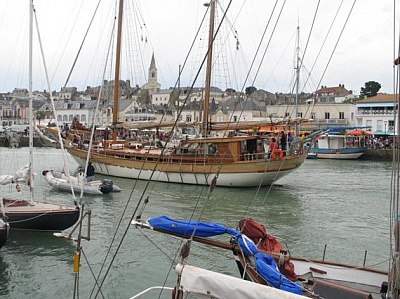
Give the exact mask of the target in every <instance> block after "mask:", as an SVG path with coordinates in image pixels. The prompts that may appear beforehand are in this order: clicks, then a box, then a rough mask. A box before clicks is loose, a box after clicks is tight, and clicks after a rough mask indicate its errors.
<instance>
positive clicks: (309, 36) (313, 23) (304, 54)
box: [292, 0, 321, 117]
mask: <svg viewBox="0 0 400 299" xmlns="http://www.w3.org/2000/svg"><path fill="white" fill-rule="evenodd" d="M320 2H321V0H318V4H317V7H316V9H315V13H314V17H313V20H312V23H311V27H310V31H309V33H308V38H307V42H306V46H305V47H304V52H303V55H302V57H301V60H300V65H299V66H298V67H299V68H301V67H302V66H303V62H304V57H305V56H306V52H307V48H308V45H309V43H310V38H311V33H312V31H313V29H314V25H315V20H316V18H317V14H318V9H319V4H320ZM297 47H298V45H297ZM296 59H298V58H296ZM295 88H296V86H295V85H293V88H292V93H293V91H294V89H295ZM296 117H297V116H296Z"/></svg>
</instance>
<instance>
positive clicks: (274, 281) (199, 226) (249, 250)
mask: <svg viewBox="0 0 400 299" xmlns="http://www.w3.org/2000/svg"><path fill="white" fill-rule="evenodd" d="M147 222H148V223H149V224H150V225H151V226H152V227H156V228H160V229H162V230H165V231H168V232H172V233H178V234H182V235H185V236H188V235H189V236H190V235H192V234H193V232H194V231H195V233H194V236H196V237H211V236H217V235H222V234H225V233H227V234H229V235H231V236H232V237H235V238H236V239H237V240H238V243H239V246H240V248H241V250H242V251H243V252H244V253H245V254H246V255H249V256H253V257H254V258H255V262H256V270H257V272H258V274H260V275H261V276H262V277H263V278H264V279H265V280H266V281H268V283H269V284H271V285H272V286H273V287H275V288H278V289H281V290H283V291H287V292H291V293H294V294H299V295H301V294H302V288H301V286H300V285H298V284H296V283H294V282H292V281H290V280H289V279H287V278H286V276H285V275H283V274H282V273H280V271H279V269H278V267H277V265H276V262H275V259H274V258H273V257H271V256H268V255H266V254H264V253H262V252H260V251H259V250H258V248H257V246H256V245H255V244H254V242H253V241H252V240H250V239H249V238H248V237H246V236H245V235H242V234H241V233H240V232H239V231H238V230H236V229H231V228H227V227H225V226H223V225H221V224H218V223H213V222H196V221H182V220H176V219H171V218H169V217H167V216H160V217H154V218H150V219H149V220H148V221H147Z"/></svg>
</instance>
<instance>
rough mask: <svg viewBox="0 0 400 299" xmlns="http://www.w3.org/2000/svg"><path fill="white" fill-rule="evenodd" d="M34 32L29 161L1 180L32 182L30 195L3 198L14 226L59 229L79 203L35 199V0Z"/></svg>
mask: <svg viewBox="0 0 400 299" xmlns="http://www.w3.org/2000/svg"><path fill="white" fill-rule="evenodd" d="M29 9H30V35H29V63H30V64H29V99H30V100H29V164H28V165H26V166H24V167H22V168H21V169H20V170H19V171H17V173H16V174H15V175H8V176H7V175H6V176H4V177H2V179H0V183H1V184H3V185H6V184H16V187H17V190H18V191H19V190H20V186H19V185H18V184H19V183H21V184H22V183H25V184H26V185H28V186H29V190H30V198H29V199H21V198H11V197H5V198H3V199H2V201H3V204H4V213H5V216H6V218H7V221H8V223H9V224H10V227H11V228H12V229H23V230H45V231H58V230H64V229H66V228H69V227H71V226H72V225H74V224H75V223H76V222H77V221H78V219H79V214H80V211H79V207H78V205H77V204H76V206H65V205H60V204H55V203H45V202H38V201H35V199H34V173H33V107H32V98H33V94H32V30H33V9H34V8H33V3H32V1H30V8H29Z"/></svg>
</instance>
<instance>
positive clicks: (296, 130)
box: [294, 26, 300, 136]
mask: <svg viewBox="0 0 400 299" xmlns="http://www.w3.org/2000/svg"><path fill="white" fill-rule="evenodd" d="M299 40H300V26H297V47H296V101H295V113H296V116H295V120H296V122H295V131H294V132H295V136H298V135H299V123H298V121H297V117H298V115H299V77H300V57H299V52H300V41H299Z"/></svg>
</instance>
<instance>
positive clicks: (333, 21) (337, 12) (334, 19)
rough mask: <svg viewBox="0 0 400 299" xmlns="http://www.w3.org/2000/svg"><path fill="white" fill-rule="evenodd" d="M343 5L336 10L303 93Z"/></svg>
mask: <svg viewBox="0 0 400 299" xmlns="http://www.w3.org/2000/svg"><path fill="white" fill-rule="evenodd" d="M342 4H343V0H342V1H341V2H340V5H339V7H338V9H337V10H336V13H335V16H334V17H333V20H332V22H331V25H330V26H329V29H328V32H327V33H326V35H325V38H324V41H323V42H322V45H321V47H320V49H319V51H318V54H317V57H316V58H315V60H314V63H313V65H312V67H311V69H310V71H309V72H308V76H307V79H306V81H305V82H304V85H303V88H302V89H301V91H303V90H304V89H305V87H306V85H307V83H308V80H309V79H310V76H311V73H312V71H313V70H314V67H315V65H316V63H317V61H318V59H319V56H320V55H321V52H322V49H323V47H324V45H325V43H326V41H327V40H328V37H329V34H330V32H331V30H332V28H333V24H334V23H335V21H336V18H337V16H338V15H339V11H340V9H341V7H342ZM316 86H317V88H318V85H316Z"/></svg>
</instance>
